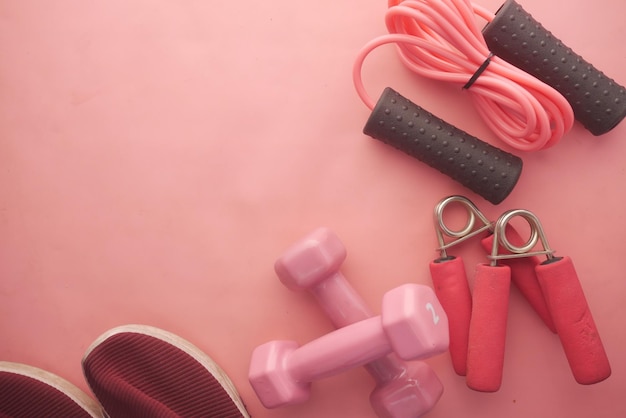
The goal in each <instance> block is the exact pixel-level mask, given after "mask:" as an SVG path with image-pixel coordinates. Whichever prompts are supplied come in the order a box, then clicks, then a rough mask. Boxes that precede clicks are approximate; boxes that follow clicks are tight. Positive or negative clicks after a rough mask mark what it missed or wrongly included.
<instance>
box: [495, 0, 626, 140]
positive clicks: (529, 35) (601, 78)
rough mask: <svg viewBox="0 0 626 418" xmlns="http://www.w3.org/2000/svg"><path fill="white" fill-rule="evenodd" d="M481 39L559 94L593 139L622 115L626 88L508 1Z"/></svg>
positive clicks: (505, 58) (496, 53)
mask: <svg viewBox="0 0 626 418" xmlns="http://www.w3.org/2000/svg"><path fill="white" fill-rule="evenodd" d="M483 36H484V37H485V41H486V42H487V46H488V47H489V50H490V51H491V52H493V53H494V54H495V55H497V56H498V57H500V58H502V59H503V60H505V61H507V62H509V63H510V64H512V65H514V66H516V67H518V68H520V69H521V70H523V71H525V72H527V73H529V74H531V75H533V76H535V77H536V78H538V79H539V80H541V81H543V82H544V83H546V84H548V85H549V86H551V87H552V88H554V89H555V90H557V91H558V92H559V93H561V94H562V95H563V96H564V97H565V99H566V100H567V101H568V102H569V104H570V105H571V106H572V109H573V110H574V117H575V118H576V120H578V121H579V122H580V123H582V124H583V126H584V127H585V128H587V129H588V130H589V131H590V132H591V133H592V134H594V135H602V134H604V133H606V132H608V131H610V130H611V129H613V128H614V127H615V126H617V124H618V123H619V122H620V121H621V120H622V119H623V118H624V116H626V89H625V88H624V87H622V86H621V85H619V84H618V83H616V82H615V81H614V80H612V79H611V78H609V77H607V76H606V75H604V74H603V73H602V72H601V71H599V70H598V69H596V68H595V67H594V66H593V65H591V64H590V63H588V62H587V61H585V60H584V59H583V58H582V57H581V56H580V55H577V54H576V53H574V51H572V50H571V48H569V47H567V46H565V45H564V44H563V42H561V41H560V40H559V39H557V38H556V37H555V36H554V35H552V34H551V33H550V32H549V31H548V30H546V29H545V28H544V27H543V26H542V25H541V24H540V23H539V22H537V21H536V20H535V19H534V18H533V17H532V16H531V15H530V14H529V13H527V12H526V11H525V10H524V9H523V8H522V7H521V6H520V5H519V4H518V3H517V2H515V1H513V0H507V1H506V2H505V3H504V4H503V5H502V7H501V8H500V9H499V10H498V12H497V13H496V16H495V19H493V20H492V21H491V22H489V23H488V24H487V25H486V26H485V28H484V29H483Z"/></svg>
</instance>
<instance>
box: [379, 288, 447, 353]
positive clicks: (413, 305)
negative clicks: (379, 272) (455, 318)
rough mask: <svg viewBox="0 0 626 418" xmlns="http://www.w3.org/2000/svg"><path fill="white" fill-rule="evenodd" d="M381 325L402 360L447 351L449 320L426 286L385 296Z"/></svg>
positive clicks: (391, 292)
mask: <svg viewBox="0 0 626 418" xmlns="http://www.w3.org/2000/svg"><path fill="white" fill-rule="evenodd" d="M381 322H382V325H383V329H384V330H385V334H387V337H388V338H389V343H390V345H391V347H392V349H393V351H394V352H395V353H396V354H397V355H398V357H400V358H402V359H404V360H419V359H424V358H428V357H432V356H434V355H436V354H441V353H443V352H445V351H447V350H448V345H449V343H450V337H449V333H448V317H447V316H446V314H445V312H444V310H443V308H442V307H441V305H440V304H439V300H438V299H437V297H436V296H435V292H434V291H433V290H432V289H431V288H430V287H428V286H424V285H418V284H405V285H402V286H400V287H396V288H395V289H392V290H390V291H389V292H387V293H385V295H384V296H383V306H382V316H381Z"/></svg>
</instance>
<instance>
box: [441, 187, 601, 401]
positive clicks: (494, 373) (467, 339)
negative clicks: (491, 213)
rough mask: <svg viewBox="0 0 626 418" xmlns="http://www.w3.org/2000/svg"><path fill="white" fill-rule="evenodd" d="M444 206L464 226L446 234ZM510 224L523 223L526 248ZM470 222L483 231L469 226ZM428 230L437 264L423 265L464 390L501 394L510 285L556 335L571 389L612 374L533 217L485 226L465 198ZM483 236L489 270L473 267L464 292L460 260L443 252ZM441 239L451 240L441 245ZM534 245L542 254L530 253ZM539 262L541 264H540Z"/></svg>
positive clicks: (571, 273) (577, 294)
mask: <svg viewBox="0 0 626 418" xmlns="http://www.w3.org/2000/svg"><path fill="white" fill-rule="evenodd" d="M451 203H457V204H460V205H462V206H464V207H465V209H466V211H467V214H468V220H467V223H466V225H465V226H464V227H463V228H461V229H460V230H451V229H450V228H448V227H447V226H446V224H445V222H444V221H443V212H444V210H445V209H446V207H447V206H448V205H449V204H451ZM515 217H522V218H523V219H525V220H526V221H527V222H528V224H529V226H530V238H529V239H528V241H526V242H524V241H523V239H522V237H521V236H520V235H519V234H518V233H517V232H516V230H515V229H514V228H513V227H512V226H511V225H510V221H511V219H513V218H515ZM476 219H479V220H480V222H481V223H482V225H479V226H476V225H475V223H476ZM435 226H436V231H437V237H438V241H439V251H440V257H439V258H438V259H436V260H434V261H432V262H431V263H430V271H431V276H432V280H433V284H434V289H435V292H436V295H437V297H438V298H439V300H440V302H441V305H442V307H443V308H444V310H445V311H446V314H447V315H448V320H449V333H450V348H449V349H450V356H451V360H452V364H453V367H454V370H455V372H456V373H457V374H459V375H466V376H467V377H466V380H467V385H468V386H469V387H470V388H472V389H474V390H478V391H484V392H493V391H497V390H498V389H499V388H500V385H501V382H502V370H503V364H504V344H505V338H506V318H507V311H508V300H509V289H510V283H511V281H513V283H514V284H515V285H516V286H517V287H518V288H519V289H520V291H521V293H522V294H523V295H524V296H525V298H526V299H527V300H528V301H529V303H530V305H531V306H532V307H533V308H534V309H535V311H536V312H537V313H538V315H539V316H540V317H541V318H542V320H543V321H544V323H545V324H546V325H547V326H548V328H549V329H550V330H552V331H553V332H558V334H559V338H560V340H561V343H562V345H563V349H564V351H565V354H566V357H567V359H568V361H569V364H570V367H571V369H572V373H573V374H574V378H575V379H576V381H577V382H579V383H581V384H592V383H596V382H599V381H601V380H604V379H606V378H607V377H608V376H609V375H610V374H611V369H610V366H609V363H608V359H607V357H606V353H605V351H604V347H603V345H602V342H601V340H600V337H599V334H598V331H597V328H596V326H595V323H594V321H593V318H592V316H591V312H590V310H589V306H588V304H587V301H586V299H585V296H584V293H583V291H582V287H581V285H580V282H579V280H578V277H577V275H576V272H575V270H574V267H573V263H572V261H571V259H569V257H562V258H558V257H554V256H553V251H552V250H551V249H550V247H549V246H548V243H547V240H546V238H545V234H544V232H543V229H542V228H541V225H540V223H539V220H538V219H537V217H536V216H535V215H534V214H532V213H531V212H529V211H526V210H522V209H517V210H511V211H508V212H505V213H504V214H503V215H502V216H501V217H500V218H499V219H498V221H497V222H495V223H492V222H489V221H488V220H487V218H486V217H485V216H484V215H483V214H482V213H481V212H480V210H478V208H477V207H476V206H475V205H474V204H473V203H472V202H471V201H470V200H468V199H467V198H465V197H462V196H450V197H447V198H445V199H443V200H442V201H441V202H439V204H438V205H437V206H436V207H435ZM485 232H486V233H487V234H488V235H487V237H485V238H483V239H482V246H483V248H485V249H486V250H487V251H488V252H489V253H490V256H489V259H490V260H491V262H490V263H487V264H479V265H478V266H477V268H476V276H475V278H474V284H473V292H471V291H470V287H469V284H468V281H467V277H466V273H465V266H464V264H463V261H462V259H461V258H460V257H454V256H450V255H448V253H447V250H448V249H449V248H450V247H452V246H454V245H457V244H459V243H461V242H463V241H465V240H468V239H470V238H473V237H475V236H477V235H479V234H482V233H485ZM445 237H450V238H453V240H452V241H451V242H446V241H445V239H444V238H445ZM539 241H541V244H542V245H543V248H542V249H541V250H540V251H535V250H534V248H535V247H536V246H537V243H538V242H539ZM540 255H545V256H546V257H547V260H545V261H543V262H542V261H541V259H540V258H539V257H538V256H540ZM581 318H582V319H581Z"/></svg>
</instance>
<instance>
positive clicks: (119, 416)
mask: <svg viewBox="0 0 626 418" xmlns="http://www.w3.org/2000/svg"><path fill="white" fill-rule="evenodd" d="M83 371H84V373H85V377H86V379H87V382H88V383H89V386H90V387H91V390H92V391H93V393H94V394H95V395H96V398H98V400H99V401H100V403H101V404H102V406H103V407H104V410H105V411H106V412H107V414H108V415H109V416H110V417H111V418H123V417H129V418H130V417H132V418H142V417H146V418H148V417H149V418H155V417H162V418H166V417H167V418H174V417H177V418H178V417H183V418H194V417H198V418H200V417H201V418H241V417H245V418H248V413H247V412H246V410H245V408H244V406H243V403H242V401H241V399H240V398H239V395H238V393H237V390H236V389H235V387H234V385H233V383H232V382H231V381H230V379H229V378H228V376H226V374H225V373H224V371H223V370H222V369H221V368H220V367H219V366H218V365H217V364H216V363H215V362H214V361H213V360H211V358H209V357H208V356H207V355H206V354H204V353H203V352H202V351H201V350H200V349H198V348H197V347H195V346H194V345H192V344H191V343H190V342H188V341H185V340H184V339H182V338H180V337H178V336H176V335H174V334H170V333H169V332H166V331H163V330H160V329H158V328H153V327H149V326H143V325H127V326H122V327H118V328H114V329H112V330H110V331H108V332H106V333H105V334H103V335H102V336H100V337H99V338H98V339H97V340H96V341H95V342H94V343H93V344H92V345H91V347H90V348H89V349H88V350H87V353H86V354H85V356H84V357H83Z"/></svg>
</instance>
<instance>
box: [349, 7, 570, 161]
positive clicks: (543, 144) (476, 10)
mask: <svg viewBox="0 0 626 418" xmlns="http://www.w3.org/2000/svg"><path fill="white" fill-rule="evenodd" d="M388 5H389V8H388V9H387V12H386V14H385V22H386V25H387V29H388V31H389V34H386V35H382V36H380V37H378V38H376V39H374V40H372V41H371V42H369V43H368V44H366V45H365V46H364V47H363V48H362V50H361V51H360V52H359V54H358V56H357V58H356V61H355V63H354V68H353V79H354V85H355V87H356V90H357V93H358V94H359V96H360V97H361V99H362V100H363V102H364V103H365V104H366V106H368V107H369V108H370V109H373V108H374V106H375V103H374V101H373V100H372V99H371V97H370V96H369V95H368V94H367V92H366V89H365V87H364V85H363V80H362V76H361V70H362V67H363V63H364V61H365V58H366V57H367V55H368V54H369V53H370V52H372V51H373V50H374V49H376V48H377V47H379V46H381V45H385V44H389V43H395V44H397V46H398V50H399V54H400V58H401V60H402V62H403V63H404V64H405V65H406V66H407V67H408V68H409V69H410V70H411V71H413V72H415V73H417V74H419V75H421V76H424V77H428V78H431V79H435V80H440V81H446V82H449V83H455V84H458V85H460V86H462V87H463V88H464V89H465V90H467V91H468V93H469V94H470V96H471V97H472V99H473V101H474V104H475V106H476V108H477V110H478V112H479V114H480V116H481V117H482V119H483V120H484V121H485V123H486V124H487V126H488V127H489V128H490V129H491V130H492V131H493V132H494V133H495V134H496V135H497V136H498V137H499V138H500V139H501V140H502V141H504V142H505V143H507V144H509V145H510V146H512V147H514V148H516V149H518V150H523V151H536V150H540V149H544V148H548V147H550V146H553V145H554V144H556V143H557V142H558V141H559V140H560V139H561V137H562V136H563V135H564V134H565V133H567V132H568V131H569V130H570V129H571V127H572V125H573V123H574V113H573V111H572V107H571V106H570V104H569V103H568V102H567V100H566V99H565V98H564V97H563V96H562V95H561V94H560V93H559V92H558V91H556V90H555V89H553V88H552V87H550V86H548V85H547V84H545V83H543V82H542V81H539V80H538V79H536V78H535V77H533V76H531V75H529V74H527V73H525V72H524V71H522V70H520V69H518V68H516V67H514V66H512V65H510V64H508V63H507V62H505V61H504V60H502V59H500V58H498V57H497V56H494V55H493V54H491V52H490V51H489V49H488V47H487V44H486V42H485V40H484V38H483V36H482V34H481V30H480V28H479V26H478V23H477V22H476V16H478V17H480V18H482V19H484V20H486V21H487V22H491V21H492V20H493V19H494V14H493V13H491V12H489V11H488V10H486V9H484V8H482V7H480V6H478V5H475V4H472V3H471V2H470V0H437V1H433V0H389V1H388Z"/></svg>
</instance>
